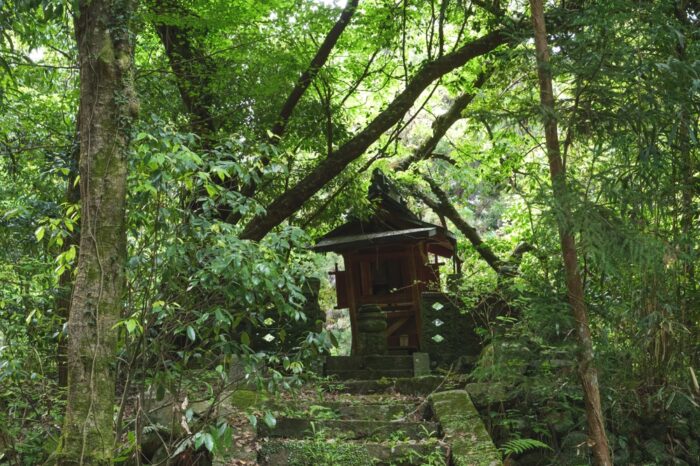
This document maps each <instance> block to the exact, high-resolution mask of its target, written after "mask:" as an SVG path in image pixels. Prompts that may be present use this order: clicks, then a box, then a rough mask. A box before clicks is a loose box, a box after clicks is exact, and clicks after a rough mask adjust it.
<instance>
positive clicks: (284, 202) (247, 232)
mask: <svg viewBox="0 0 700 466" xmlns="http://www.w3.org/2000/svg"><path fill="white" fill-rule="evenodd" d="M509 38H510V36H509V35H508V34H506V33H505V32H504V31H503V30H496V31H493V32H490V33H488V34H486V35H484V36H482V37H480V38H478V39H475V40H473V41H472V42H469V43H468V44H465V45H463V46H462V47H460V48H459V49H457V50H455V51H454V52H451V53H449V54H447V55H443V56H442V57H440V58H437V59H435V60H433V61H431V62H429V63H427V64H425V65H424V66H423V67H422V68H421V69H420V70H419V71H418V73H416V75H415V76H414V77H413V78H412V79H411V80H410V81H409V83H408V85H407V86H406V88H405V89H404V90H403V91H402V92H401V93H400V94H399V95H397V96H396V98H395V99H394V100H393V101H392V102H391V103H390V104H389V105H388V106H387V108H386V109H385V110H384V111H382V112H381V113H380V114H379V115H377V116H376V117H375V118H374V120H372V122H371V123H370V124H369V125H367V126H366V127H365V128H364V129H363V130H362V131H360V132H359V133H358V134H356V135H355V136H354V137H353V138H351V139H350V140H349V141H348V142H346V143H345V144H343V145H342V146H341V147H340V148H338V149H337V150H336V151H334V152H333V153H332V154H331V155H330V157H328V158H326V159H324V160H323V161H321V163H319V164H318V165H317V166H316V167H315V168H314V169H313V170H311V172H310V173H309V174H307V175H306V176H305V177H304V178H303V179H302V180H301V181H299V183H297V184H296V185H295V186H294V187H292V188H291V189H289V190H288V191H286V192H285V193H284V194H282V195H281V196H280V197H278V198H277V199H276V200H274V201H273V202H272V203H271V204H270V205H269V206H267V209H266V212H265V213H264V214H262V215H258V216H256V217H255V218H253V219H252V220H251V221H250V222H249V223H248V224H247V225H246V226H245V228H244V230H243V232H242V233H241V237H242V238H243V239H252V240H260V239H262V238H263V237H264V236H265V235H266V234H267V233H268V232H270V230H272V229H273V228H274V227H276V226H277V225H279V224H280V223H282V222H283V221H284V220H285V219H287V218H288V217H289V216H290V215H291V214H292V213H294V212H295V211H297V210H298V209H299V208H300V207H301V206H302V205H303V204H304V202H306V201H307V200H308V199H309V198H310V197H311V196H313V195H314V194H316V193H317V192H318V191H319V190H320V189H321V188H323V186H325V185H326V183H328V182H329V181H330V180H332V179H333V178H335V177H336V176H337V175H338V174H339V173H340V172H342V171H343V170H344V169H345V167H347V166H348V165H349V164H350V163H351V162H352V161H354V160H356V159H357V158H358V157H360V156H361V155H362V154H363V153H364V152H365V151H366V150H367V149H368V148H369V147H370V146H371V145H372V144H373V143H374V142H375V141H377V139H379V137H381V135H382V134H384V132H386V131H387V130H388V129H390V128H391V127H392V126H393V125H394V124H396V123H397V122H398V121H399V120H400V119H401V117H402V116H403V115H404V114H405V113H406V112H407V111H408V110H409V109H410V108H411V107H412V106H413V103H414V102H415V100H416V99H417V98H418V97H419V96H420V94H421V93H422V92H423V91H424V90H425V89H426V88H427V87H428V86H429V85H430V84H431V83H432V82H433V81H435V80H436V79H438V78H440V77H442V76H444V75H445V74H447V73H449V72H451V71H453V70H455V69H457V68H459V67H460V66H463V65H464V64H465V63H467V62H469V61H470V60H472V59H474V58H476V57H480V56H482V55H485V54H487V53H489V52H491V51H493V50H494V49H496V48H497V47H499V46H500V45H503V44H505V43H507V42H508V41H509Z"/></svg>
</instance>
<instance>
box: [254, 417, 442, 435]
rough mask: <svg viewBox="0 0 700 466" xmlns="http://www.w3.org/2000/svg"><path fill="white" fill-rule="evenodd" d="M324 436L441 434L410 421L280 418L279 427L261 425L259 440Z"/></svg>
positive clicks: (429, 425) (430, 424) (426, 424)
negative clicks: (263, 438) (260, 438)
mask: <svg viewBox="0 0 700 466" xmlns="http://www.w3.org/2000/svg"><path fill="white" fill-rule="evenodd" d="M319 433H323V435H324V436H327V437H338V438H342V439H354V440H356V439H375V440H383V439H391V438H396V437H397V436H401V437H402V438H411V439H415V440H419V439H425V438H429V437H437V436H438V435H439V426H438V424H437V423H435V422H411V421H396V422H393V421H386V420H384V421H376V420H366V419H347V420H343V419H316V420H314V419H303V418H289V417H283V418H279V419H277V425H276V426H275V427H274V428H272V429H271V428H269V427H268V426H267V425H265V424H264V423H259V424H258V436H260V437H276V438H279V437H284V438H292V439H303V438H308V437H312V436H314V435H318V434H319Z"/></svg>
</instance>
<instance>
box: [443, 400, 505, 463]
mask: <svg viewBox="0 0 700 466" xmlns="http://www.w3.org/2000/svg"><path fill="white" fill-rule="evenodd" d="M430 405H431V408H432V410H433V413H434V414H435V418H436V419H437V421H438V422H439V423H440V426H441V427H442V431H443V432H444V434H445V439H444V440H445V441H446V442H447V443H448V444H449V445H450V448H451V453H452V464H454V466H499V465H501V464H502V462H501V455H500V453H499V451H498V450H497V449H496V447H495V445H494V444H493V441H492V440H491V437H490V436H489V434H488V432H487V431H486V427H485V426H484V423H483V422H482V421H481V418H480V417H479V413H478V412H477V410H476V408H475V407H474V404H473V403H472V400H471V399H470V398H469V394H468V393H467V392H466V391H465V390H450V391H446V392H438V393H433V394H432V395H431V396H430Z"/></svg>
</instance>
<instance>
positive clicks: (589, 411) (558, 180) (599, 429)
mask: <svg viewBox="0 0 700 466" xmlns="http://www.w3.org/2000/svg"><path fill="white" fill-rule="evenodd" d="M530 5H531V7H532V23H533V27H534V30H535V49H536V51H537V73H538V76H539V81H540V100H541V103H542V111H543V114H544V133H545V139H546V144H547V158H548V159H549V173H550V177H551V180H552V190H553V194H554V202H555V203H556V204H557V207H558V209H559V212H557V223H558V228H559V237H560V240H561V250H562V255H563V258H564V270H565V273H566V288H567V293H568V297H569V305H570V306H571V310H572V312H573V314H574V319H575V320H576V326H577V333H578V338H579V345H580V348H579V355H578V372H579V377H580V378H581V385H582V386H583V399H584V403H585V405H586V418H587V421H588V435H589V438H590V440H591V443H592V449H593V457H594V459H595V463H596V464H598V465H599V466H608V465H612V461H611V458H610V450H609V448H608V439H607V438H606V436H605V424H604V419H603V413H602V410H601V405H600V392H599V388H598V373H597V371H596V368H595V365H594V360H593V342H592V340H591V331H590V328H589V326H588V312H587V310H586V303H585V301H584V298H585V296H584V291H583V282H582V281H581V275H580V274H579V271H578V258H577V255H576V241H575V239H574V235H573V232H572V228H571V218H572V215H571V206H570V205H569V200H568V192H567V186H566V173H565V171H564V166H563V163H562V159H561V153H560V151H559V135H558V132H557V120H556V116H555V113H554V93H553V91H552V75H551V71H550V69H549V50H548V48H547V32H546V29H545V24H544V11H543V7H542V0H530Z"/></svg>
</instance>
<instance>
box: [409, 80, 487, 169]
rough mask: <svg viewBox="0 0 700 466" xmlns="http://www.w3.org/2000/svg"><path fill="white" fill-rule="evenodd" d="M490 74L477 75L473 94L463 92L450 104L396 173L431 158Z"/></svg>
mask: <svg viewBox="0 0 700 466" xmlns="http://www.w3.org/2000/svg"><path fill="white" fill-rule="evenodd" d="M490 74H491V72H490V71H487V72H481V73H479V76H477V78H476V81H474V92H465V93H463V94H462V95H460V96H459V97H457V98H456V99H455V101H454V102H453V103H452V106H450V108H449V109H448V110H447V111H446V112H445V113H443V114H442V115H440V116H438V117H437V118H436V119H435V121H433V125H432V129H433V135H432V136H431V137H430V138H429V139H428V140H426V141H425V142H423V144H421V146H420V147H419V148H418V149H417V150H416V151H415V152H413V154H411V155H410V156H409V157H406V158H405V159H403V160H401V161H400V162H399V163H398V165H397V166H396V171H406V170H408V169H409V168H410V167H411V165H413V164H414V163H417V162H420V161H421V160H425V159H427V158H430V157H431V155H432V154H433V151H434V150H435V148H436V147H437V145H438V143H439V142H440V140H441V139H442V138H443V137H445V134H446V133H447V131H448V130H449V129H450V128H451V127H452V125H454V124H455V123H456V122H457V121H458V120H461V119H462V118H463V116H462V112H464V109H465V108H467V106H468V105H469V104H470V103H471V101H472V100H474V97H475V96H476V92H475V91H476V90H478V89H480V88H481V87H482V86H483V85H484V83H485V82H486V80H487V79H488V77H489V75H490Z"/></svg>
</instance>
